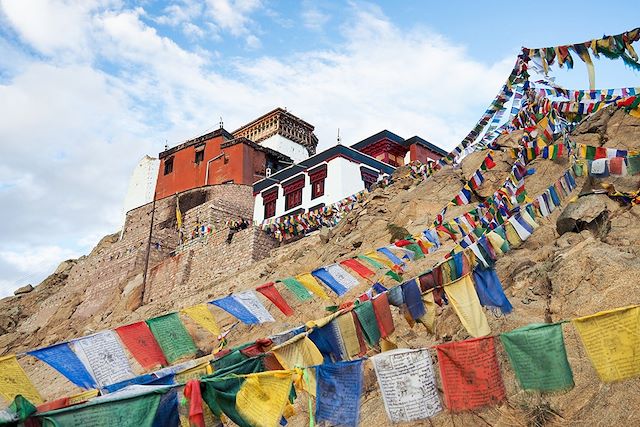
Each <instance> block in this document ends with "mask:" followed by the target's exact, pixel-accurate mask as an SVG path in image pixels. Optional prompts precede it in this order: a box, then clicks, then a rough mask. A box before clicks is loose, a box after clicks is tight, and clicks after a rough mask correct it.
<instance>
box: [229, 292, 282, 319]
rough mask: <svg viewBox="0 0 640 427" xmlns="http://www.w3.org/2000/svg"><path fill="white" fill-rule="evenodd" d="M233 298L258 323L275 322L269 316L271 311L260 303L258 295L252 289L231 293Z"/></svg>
mask: <svg viewBox="0 0 640 427" xmlns="http://www.w3.org/2000/svg"><path fill="white" fill-rule="evenodd" d="M233 298H234V299H235V300H236V301H238V303H240V304H242V305H243V306H244V308H246V309H247V310H249V312H250V313H251V314H253V315H254V316H255V317H256V319H258V321H259V322H260V323H265V322H275V321H276V320H275V319H274V318H273V316H271V313H269V311H267V309H266V308H265V307H264V305H262V303H261V302H260V300H259V299H258V296H257V295H256V294H255V292H253V291H244V292H239V293H237V294H233Z"/></svg>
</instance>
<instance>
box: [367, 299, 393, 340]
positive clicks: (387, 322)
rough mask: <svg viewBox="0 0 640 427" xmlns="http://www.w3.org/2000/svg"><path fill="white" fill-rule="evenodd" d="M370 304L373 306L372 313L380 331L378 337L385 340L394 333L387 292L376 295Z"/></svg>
mask: <svg viewBox="0 0 640 427" xmlns="http://www.w3.org/2000/svg"><path fill="white" fill-rule="evenodd" d="M371 304H372V305H373V312H374V314H375V315H376V323H377V324H378V329H379V330H380V336H381V337H382V338H387V337H388V336H390V335H391V334H393V331H395V326H394V324H393V316H392V315H391V307H390V306H389V300H388V294H387V292H384V293H381V294H379V295H376V296H375V297H374V298H373V299H372V300H371Z"/></svg>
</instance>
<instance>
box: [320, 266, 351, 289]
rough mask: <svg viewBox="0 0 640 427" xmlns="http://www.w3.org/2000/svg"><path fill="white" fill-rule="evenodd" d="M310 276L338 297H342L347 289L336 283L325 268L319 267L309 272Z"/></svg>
mask: <svg viewBox="0 0 640 427" xmlns="http://www.w3.org/2000/svg"><path fill="white" fill-rule="evenodd" d="M311 275H312V276H313V277H315V278H316V279H318V280H319V281H320V282H322V283H324V284H325V285H327V286H328V287H329V288H330V289H331V290H332V291H333V292H335V293H336V294H338V295H339V296H342V295H344V294H345V293H346V292H347V291H348V288H346V287H344V286H343V285H342V284H341V283H340V282H339V281H337V280H336V279H335V278H334V277H333V276H332V275H331V273H329V271H328V270H327V268H326V267H321V268H318V269H316V270H313V271H312V272H311Z"/></svg>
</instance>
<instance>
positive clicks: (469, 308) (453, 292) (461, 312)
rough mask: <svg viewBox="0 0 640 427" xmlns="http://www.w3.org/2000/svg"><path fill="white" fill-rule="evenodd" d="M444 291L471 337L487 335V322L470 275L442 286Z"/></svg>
mask: <svg viewBox="0 0 640 427" xmlns="http://www.w3.org/2000/svg"><path fill="white" fill-rule="evenodd" d="M444 292H445V293H446V295H447V298H448V299H449V302H450V303H451V305H452V306H453V310H454V311H455V312H456V314H457V315H458V317H459V318H460V322H461V323H462V325H463V326H464V327H465V329H466V330H467V332H468V333H469V335H471V336H472V337H481V336H485V335H489V334H490V333H491V329H489V323H488V322H487V317H486V316H485V314H484V311H482V307H481V306H480V300H479V299H478V294H477V293H476V291H475V288H474V287H473V281H472V280H471V275H469V274H468V275H466V276H464V277H462V278H461V279H458V280H456V281H455V282H451V283H450V284H448V285H447V286H445V287H444Z"/></svg>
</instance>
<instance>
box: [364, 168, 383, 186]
mask: <svg viewBox="0 0 640 427" xmlns="http://www.w3.org/2000/svg"><path fill="white" fill-rule="evenodd" d="M379 175H380V173H379V172H377V171H373V170H371V169H369V168H365V167H363V166H360V176H362V180H363V181H364V182H368V183H370V184H374V183H376V182H377V181H378V176H379Z"/></svg>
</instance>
